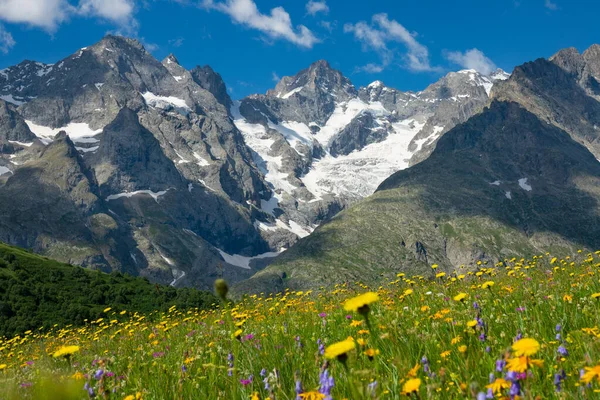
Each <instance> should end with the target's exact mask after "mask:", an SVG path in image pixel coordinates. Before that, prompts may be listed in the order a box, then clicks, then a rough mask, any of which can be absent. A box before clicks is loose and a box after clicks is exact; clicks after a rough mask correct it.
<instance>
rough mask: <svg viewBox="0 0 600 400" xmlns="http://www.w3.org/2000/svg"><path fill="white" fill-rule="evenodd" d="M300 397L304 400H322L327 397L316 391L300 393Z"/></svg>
mask: <svg viewBox="0 0 600 400" xmlns="http://www.w3.org/2000/svg"><path fill="white" fill-rule="evenodd" d="M298 396H300V398H301V399H302V400H322V399H324V398H325V395H324V394H323V393H320V392H317V391H314V390H313V391H310V392H304V393H300V394H299V395H298Z"/></svg>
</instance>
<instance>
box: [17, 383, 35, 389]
mask: <svg viewBox="0 0 600 400" xmlns="http://www.w3.org/2000/svg"><path fill="white" fill-rule="evenodd" d="M19 386H21V387H22V388H28V387H31V386H33V383H31V382H23V383H21V384H20V385H19Z"/></svg>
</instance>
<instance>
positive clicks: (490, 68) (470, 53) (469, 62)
mask: <svg viewBox="0 0 600 400" xmlns="http://www.w3.org/2000/svg"><path fill="white" fill-rule="evenodd" d="M446 58H447V59H448V60H450V61H452V62H453V63H455V64H458V65H460V66H461V67H463V68H467V69H474V70H476V71H477V72H479V73H481V74H483V75H489V74H490V73H492V72H494V71H495V70H496V64H494V62H493V61H492V60H490V59H489V58H488V57H486V56H485V54H483V52H482V51H481V50H478V49H471V50H467V51H466V52H464V53H461V52H460V51H451V52H449V53H447V54H446Z"/></svg>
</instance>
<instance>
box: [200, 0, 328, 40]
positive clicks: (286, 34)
mask: <svg viewBox="0 0 600 400" xmlns="http://www.w3.org/2000/svg"><path fill="white" fill-rule="evenodd" d="M203 5H204V7H206V8H208V9H213V10H218V11H220V12H222V13H225V14H227V15H229V16H230V17H231V19H232V20H233V22H235V23H238V24H241V25H245V26H247V27H250V28H253V29H257V30H259V31H261V32H262V33H264V34H265V35H267V36H268V37H270V38H273V39H285V40H288V41H290V42H292V43H294V44H297V45H298V46H301V47H306V48H312V47H313V45H314V44H315V43H318V42H319V39H317V38H316V37H315V36H314V35H313V33H312V32H311V31H310V29H308V28H307V27H306V26H304V25H298V26H297V27H296V29H294V27H293V26H292V20H291V18H290V14H288V13H287V12H286V11H285V9H284V8H283V7H275V8H273V9H272V10H271V14H270V15H266V14H262V13H261V12H260V11H259V10H258V8H257V7H256V3H254V1H253V0H226V1H225V2H215V1H214V0H204V2H203Z"/></svg>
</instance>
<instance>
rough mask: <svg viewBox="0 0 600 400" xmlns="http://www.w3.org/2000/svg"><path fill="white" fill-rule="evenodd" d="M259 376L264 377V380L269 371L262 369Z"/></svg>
mask: <svg viewBox="0 0 600 400" xmlns="http://www.w3.org/2000/svg"><path fill="white" fill-rule="evenodd" d="M259 375H260V376H262V377H263V378H264V377H265V376H267V370H266V369H264V368H263V369H261V370H260V374H259Z"/></svg>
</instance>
